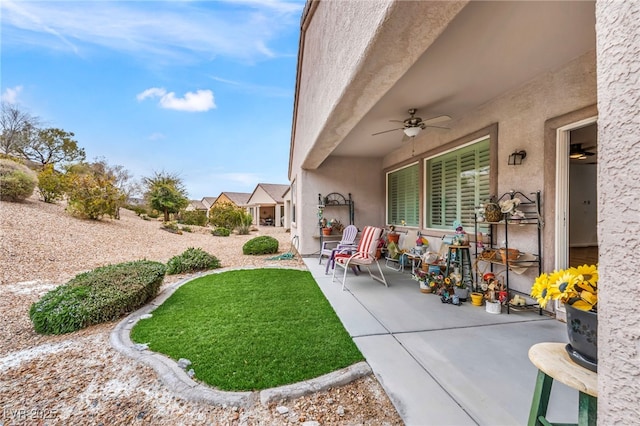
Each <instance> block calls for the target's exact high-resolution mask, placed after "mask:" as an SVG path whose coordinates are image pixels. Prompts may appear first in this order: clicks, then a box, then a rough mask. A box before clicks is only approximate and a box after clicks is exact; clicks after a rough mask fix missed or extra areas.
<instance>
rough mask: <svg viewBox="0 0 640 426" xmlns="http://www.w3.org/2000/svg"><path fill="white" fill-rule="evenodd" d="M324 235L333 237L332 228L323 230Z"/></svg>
mask: <svg viewBox="0 0 640 426" xmlns="http://www.w3.org/2000/svg"><path fill="white" fill-rule="evenodd" d="M322 235H331V228H322Z"/></svg>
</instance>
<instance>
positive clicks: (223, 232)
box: [211, 226, 231, 237]
mask: <svg viewBox="0 0 640 426" xmlns="http://www.w3.org/2000/svg"><path fill="white" fill-rule="evenodd" d="M211 234H212V235H213V236H215V237H228V236H229V235H231V230H229V229H227V228H224V227H222V226H220V227H218V228H216V229H214V230H213V231H211Z"/></svg>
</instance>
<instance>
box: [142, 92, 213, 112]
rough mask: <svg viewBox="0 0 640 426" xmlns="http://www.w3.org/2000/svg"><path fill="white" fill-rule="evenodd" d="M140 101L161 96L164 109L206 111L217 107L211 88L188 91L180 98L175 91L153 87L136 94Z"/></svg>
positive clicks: (161, 104)
mask: <svg viewBox="0 0 640 426" xmlns="http://www.w3.org/2000/svg"><path fill="white" fill-rule="evenodd" d="M136 98H137V99H138V101H143V100H145V99H147V98H160V101H159V103H160V106H161V107H162V108H164V109H173V110H177V111H189V112H204V111H209V110H210V109H214V108H216V103H215V100H214V98H213V92H212V91H211V90H196V91H195V92H187V93H185V95H184V97H182V98H178V97H176V94H175V93H174V92H167V91H166V90H165V89H164V88H159V87H152V88H150V89H147V90H145V91H143V92H142V93H139V94H138V95H136Z"/></svg>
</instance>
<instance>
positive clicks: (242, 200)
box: [217, 192, 251, 207]
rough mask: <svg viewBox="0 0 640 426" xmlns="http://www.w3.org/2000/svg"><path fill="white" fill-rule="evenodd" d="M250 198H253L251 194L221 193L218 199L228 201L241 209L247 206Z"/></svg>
mask: <svg viewBox="0 0 640 426" xmlns="http://www.w3.org/2000/svg"><path fill="white" fill-rule="evenodd" d="M249 197H251V194H249V193H248V192H221V193H220V195H219V196H218V198H217V199H220V200H226V199H228V200H229V201H231V202H232V203H234V204H235V205H236V206H238V207H241V206H246V205H247V201H249Z"/></svg>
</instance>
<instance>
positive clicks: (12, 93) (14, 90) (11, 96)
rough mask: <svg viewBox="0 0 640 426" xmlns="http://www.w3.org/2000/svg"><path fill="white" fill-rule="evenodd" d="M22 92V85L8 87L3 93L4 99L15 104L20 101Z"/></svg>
mask: <svg viewBox="0 0 640 426" xmlns="http://www.w3.org/2000/svg"><path fill="white" fill-rule="evenodd" d="M20 92H22V86H16V87H7V89H6V90H5V91H4V93H3V94H2V101H3V102H7V103H10V104H15V103H17V102H18V95H19V94H20Z"/></svg>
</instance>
